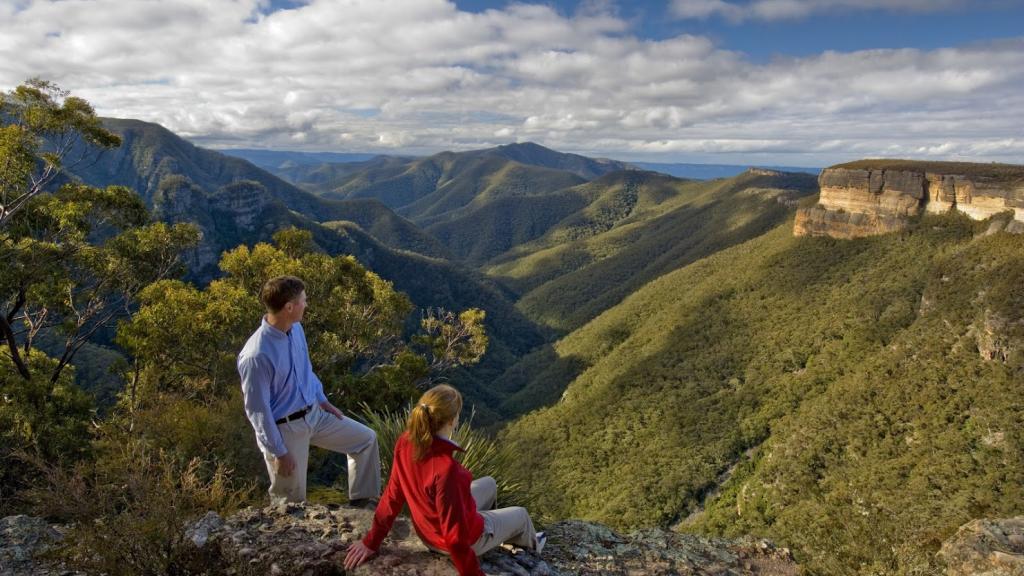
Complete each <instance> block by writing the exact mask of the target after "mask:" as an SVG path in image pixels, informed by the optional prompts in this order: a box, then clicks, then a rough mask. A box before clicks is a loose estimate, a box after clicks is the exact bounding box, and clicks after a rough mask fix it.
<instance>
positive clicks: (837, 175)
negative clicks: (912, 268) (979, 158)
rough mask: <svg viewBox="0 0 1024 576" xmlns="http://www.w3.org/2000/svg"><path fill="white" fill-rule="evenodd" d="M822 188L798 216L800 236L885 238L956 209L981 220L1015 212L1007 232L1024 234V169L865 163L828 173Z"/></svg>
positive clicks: (822, 178)
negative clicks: (916, 220) (929, 215)
mask: <svg viewBox="0 0 1024 576" xmlns="http://www.w3.org/2000/svg"><path fill="white" fill-rule="evenodd" d="M818 184H819V186H820V188H821V196H820V198H819V201H818V204H817V205H815V206H813V207H810V208H804V209H801V210H799V211H798V212H797V217H796V224H795V226H794V234H796V235H797V236H804V235H811V236H832V237H836V238H856V237H861V236H872V235H875V234H885V233H888V232H894V231H897V230H900V229H902V228H904V227H906V226H907V224H908V219H909V218H911V217H913V216H916V215H918V214H921V213H922V212H933V213H934V212H945V211H947V210H949V209H951V208H952V209H956V210H959V211H961V212H963V213H965V214H967V215H968V216H970V217H971V218H974V219H975V220H982V219H985V218H989V217H991V216H994V215H996V214H1000V213H1003V212H1012V214H1013V216H1012V218H1011V219H1009V222H1007V223H1006V225H1005V230H1006V231H1008V232H1016V233H1022V232H1024V166H1013V165H1008V164H972V163H966V162H911V161H900V160H892V161H888V160H863V161H860V162H852V163H849V164H841V165H839V166H833V167H831V168H827V169H825V170H823V171H822V173H821V176H819V178H818Z"/></svg>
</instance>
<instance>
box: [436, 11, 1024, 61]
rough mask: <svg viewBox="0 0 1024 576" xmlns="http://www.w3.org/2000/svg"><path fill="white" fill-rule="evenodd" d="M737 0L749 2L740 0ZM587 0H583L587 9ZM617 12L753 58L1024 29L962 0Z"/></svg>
mask: <svg viewBox="0 0 1024 576" xmlns="http://www.w3.org/2000/svg"><path fill="white" fill-rule="evenodd" d="M456 4H457V5H458V6H459V8H460V9H463V10H466V11H470V12H482V11H485V10H491V9H501V8H503V7H505V6H507V5H509V4H511V2H507V1H502V0H499V1H494V0H457V1H456ZM543 4H547V5H549V6H552V7H553V8H555V9H556V10H557V11H558V12H560V13H561V14H564V15H567V16H569V15H572V14H575V13H576V12H577V11H578V10H580V9H581V2H579V1H578V0H560V1H557V2H556V1H550V2H543ZM736 4H738V5H741V4H749V2H737V3H736ZM586 6H587V3H583V8H582V9H586ZM615 9H616V10H617V11H618V13H619V14H620V15H621V16H622V17H623V18H625V19H626V20H628V21H630V22H631V23H633V25H634V28H633V31H634V32H635V33H636V34H637V35H638V36H641V37H643V38H652V39H659V40H662V39H665V38H671V37H674V36H678V35H679V34H697V35H706V36H709V37H711V38H713V39H715V41H716V43H717V44H719V45H720V46H721V47H723V48H726V49H729V50H739V51H741V52H744V53H745V54H747V55H749V56H750V58H751V59H752V60H755V61H765V60H768V59H770V58H773V57H787V56H797V57H800V56H810V55H814V54H818V53H820V52H823V51H826V50H835V51H842V52H849V51H855V50H867V49H873V48H919V49H926V50H927V49H934V48H943V47H948V46H959V45H963V44H968V43H972V42H986V41H989V40H992V39H994V38H1013V37H1018V36H1020V35H1021V34H1024V2H1021V1H1003V2H985V1H974V2H960V3H953V4H950V5H949V6H948V7H947V8H946V9H941V10H937V11H934V12H929V11H921V10H911V11H908V10H900V9H893V8H890V9H885V8H873V9H864V10H855V9H850V8H846V9H842V8H837V9H832V10H827V11H824V12H820V13H814V14H812V15H811V16H810V17H806V18H786V19H779V20H770V21H768V20H763V19H761V20H746V21H740V22H733V21H730V20H728V19H727V18H724V17H722V16H712V17H707V18H679V17H677V16H676V15H674V14H673V13H672V10H671V6H670V3H669V2H665V1H661V2H653V1H649V0H648V1H636V2H620V3H618V4H617V5H616V6H615Z"/></svg>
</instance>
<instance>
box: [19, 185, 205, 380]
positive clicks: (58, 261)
mask: <svg viewBox="0 0 1024 576" xmlns="http://www.w3.org/2000/svg"><path fill="white" fill-rule="evenodd" d="M148 218H149V215H148V213H147V211H146V209H145V206H143V205H142V203H141V201H140V200H139V199H138V197H137V196H136V195H135V194H134V193H132V192H131V191H130V190H128V189H126V188H122V187H117V186H112V187H110V188H107V189H103V190H100V189H96V188H90V187H88V186H82V185H65V186H63V187H61V189H60V190H59V191H58V192H57V193H55V194H49V193H43V194H39V195H36V196H35V197H33V198H32V199H31V201H30V202H28V203H27V204H26V205H25V207H24V208H23V209H22V210H21V211H19V212H18V213H17V214H16V215H15V216H14V217H13V218H11V219H10V220H9V221H8V226H7V228H6V229H5V230H3V231H2V232H0V262H4V263H5V270H6V272H7V273H6V274H4V275H3V277H2V278H0V298H2V300H0V302H2V308H0V329H2V332H0V334H2V335H3V336H4V337H5V340H6V344H7V354H6V357H7V359H8V361H10V362H11V363H12V364H13V366H14V368H15V369H17V370H18V372H19V374H21V376H22V377H23V378H25V379H28V378H29V377H30V374H29V370H28V367H27V366H26V365H25V363H24V361H23V359H22V356H27V355H28V354H30V353H31V350H32V348H33V342H34V339H35V337H36V336H37V335H38V334H39V333H40V332H41V331H46V330H53V331H55V334H57V335H59V337H60V338H61V339H63V340H64V342H63V346H62V347H61V349H60V350H59V351H58V353H57V356H58V359H59V361H58V363H57V364H56V365H55V366H54V368H53V372H52V373H51V374H50V378H51V379H52V380H54V381H56V379H57V378H58V377H59V375H60V372H61V371H62V370H63V369H64V367H65V366H67V365H68V364H70V362H71V361H72V359H73V357H74V355H75V354H76V353H77V352H78V351H79V349H81V348H82V347H83V346H85V345H86V344H87V343H88V342H89V340H90V338H92V336H93V335H95V334H96V333H97V332H99V331H101V330H103V329H105V328H108V327H111V326H112V325H113V322H114V321H115V320H116V318H118V317H120V316H123V315H127V313H128V310H129V309H130V307H131V306H132V305H133V303H134V300H135V296H136V295H137V294H138V292H139V291H141V290H142V289H143V287H145V286H146V285H147V284H149V283H151V282H154V281H157V280H159V279H161V278H166V277H170V276H173V275H176V274H178V273H180V272H181V271H182V270H183V268H182V266H181V264H180V261H179V259H178V254H179V253H180V252H181V251H182V250H184V249H185V248H187V247H189V246H192V245H194V244H195V243H196V242H197V241H198V236H197V232H196V230H195V228H194V227H192V226H190V225H187V224H178V225H174V226H168V225H166V224H163V223H156V224H148ZM16 341H17V342H19V344H20V346H21V347H22V349H23V352H19V350H18V346H15V342H16Z"/></svg>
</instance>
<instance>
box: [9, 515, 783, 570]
mask: <svg viewBox="0 0 1024 576" xmlns="http://www.w3.org/2000/svg"><path fill="white" fill-rule="evenodd" d="M15 519H16V520H15ZM372 519H373V514H372V513H371V512H369V511H365V510H358V509H353V508H345V507H336V506H330V507H329V506H321V505H295V504H289V505H283V506H273V507H267V508H263V509H258V508H247V509H245V510H242V511H240V512H238V513H237V514H234V515H232V516H230V517H228V518H221V517H220V516H218V515H217V514H215V513H213V512H210V513H208V514H207V515H206V516H205V517H203V518H201V519H200V520H198V521H196V522H194V523H193V524H191V525H190V526H188V527H186V528H185V530H186V535H187V537H188V539H189V540H190V541H191V542H192V544H193V545H194V546H195V547H196V549H197V550H196V551H197V553H200V554H202V556H203V557H204V559H205V562H206V564H205V566H207V567H208V569H209V572H208V573H209V574H235V575H239V576H241V575H253V574H260V575H264V574H268V575H283V574H288V575H304V576H328V575H340V574H345V572H344V569H343V568H342V561H343V559H344V557H345V552H346V550H347V548H348V546H349V544H351V543H352V542H354V541H355V540H356V539H357V538H360V537H361V536H362V535H363V534H364V533H365V532H366V530H367V528H368V527H369V525H370V522H371V521H372ZM2 522H3V524H0V526H4V527H6V528H0V574H4V575H5V576H8V575H10V576H51V575H54V574H63V575H67V574H74V573H73V572H67V571H63V570H60V571H58V570H56V569H55V568H53V567H50V566H47V565H44V564H42V563H40V562H39V561H38V560H33V556H34V555H37V554H38V552H39V551H41V550H45V549H46V548H47V547H48V546H53V545H55V544H57V543H58V542H59V540H60V531H58V530H55V529H54V528H53V527H50V526H48V525H47V524H46V523H45V522H43V521H41V520H39V519H35V518H29V517H26V516H19V517H11V518H6V519H4V520H3V521H2ZM548 534H549V538H548V546H547V547H546V548H545V549H544V553H543V557H538V556H537V555H535V554H533V553H532V552H528V551H525V550H520V549H516V548H511V547H510V548H498V549H496V550H493V551H491V552H489V553H487V554H486V555H485V556H484V557H483V558H482V567H483V569H484V571H485V572H486V573H487V574H489V575H503V576H506V575H514V576H558V575H569V574H585V575H595V576H596V575H599V574H600V575H605V574H607V575H617V574H621V575H626V574H629V575H634V576H646V575H668V574H680V575H708V576H710V575H714V576H748V575H749V576H753V575H762V576H764V575H772V576H788V575H793V576H795V575H796V574H799V567H798V566H797V565H796V563H795V562H794V561H793V558H792V556H791V555H790V553H789V551H788V550H786V549H780V548H776V547H775V546H774V545H772V544H771V543H770V542H768V541H767V540H758V539H751V538H746V539H740V540H721V539H714V538H705V537H700V536H694V535H689V534H678V533H674V532H670V531H666V530H659V529H650V530H642V531H639V532H635V533H632V534H629V535H622V534H618V533H616V532H613V531H612V530H610V529H608V528H606V527H604V526H601V525H598V524H593V523H590V522H580V521H565V522H558V523H555V524H553V525H551V526H549V527H548ZM36 557H37V558H38V556H36ZM354 574H357V575H358V574H364V575H368V576H369V575H398V574H401V575H403V576H404V575H411V574H415V575H417V576H454V575H455V574H456V572H455V569H454V568H453V567H452V564H451V562H450V561H449V560H448V558H447V557H446V556H444V555H441V554H437V553H434V552H431V551H429V550H428V549H427V548H426V547H425V546H423V544H422V543H421V542H420V540H419V538H417V537H416V535H415V533H414V532H413V531H412V527H411V525H410V523H409V521H408V519H407V518H404V517H400V518H399V519H398V520H397V521H396V522H395V525H394V527H393V529H392V532H391V535H390V536H389V537H388V539H387V540H385V541H384V545H383V546H382V547H381V551H380V554H379V555H377V556H375V557H374V558H373V559H371V560H370V562H368V563H366V564H364V565H363V566H361V567H359V568H358V569H357V570H355V571H354Z"/></svg>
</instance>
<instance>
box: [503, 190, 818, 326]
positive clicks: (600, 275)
mask: <svg viewBox="0 0 1024 576" xmlns="http://www.w3.org/2000/svg"><path fill="white" fill-rule="evenodd" d="M580 188H583V189H588V190H592V191H593V192H591V194H593V195H594V196H595V197H596V198H595V199H594V200H593V201H592V202H591V203H590V204H589V205H588V206H587V207H586V209H584V210H580V211H579V212H577V213H574V214H572V215H571V216H569V217H567V218H566V219H564V220H563V221H561V222H559V223H558V225H556V226H554V227H552V228H551V229H550V230H548V231H547V233H546V234H545V235H544V236H543V237H541V238H539V239H538V240H536V241H534V242H530V243H526V244H523V245H521V246H518V247H516V248H514V249H512V250H510V251H509V252H508V253H506V254H504V255H502V256H499V257H498V258H495V259H493V260H492V261H491V262H489V263H488V264H487V266H486V270H487V273H488V274H489V275H491V276H492V277H494V278H496V279H499V280H500V281H501V282H502V283H504V284H506V285H508V286H510V287H511V288H512V289H513V290H516V291H517V292H518V293H520V294H521V297H520V299H519V302H518V304H517V306H518V307H519V309H520V310H522V311H523V312H524V313H525V314H526V315H527V316H529V317H530V318H533V319H534V320H535V321H537V322H540V323H542V324H545V325H548V326H550V327H553V328H555V329H558V330H562V331H568V330H572V329H574V328H577V327H579V326H581V325H582V324H584V323H585V322H587V321H588V320H590V319H591V318H593V317H594V316H596V315H597V314H599V313H601V312H602V311H604V310H606V309H608V308H610V307H611V306H613V305H615V304H617V303H618V302H619V301H621V300H622V299H623V298H624V297H626V296H627V295H629V294H630V293H632V292H633V291H635V290H637V289H639V288H640V287H641V286H643V285H644V284H646V283H647V282H650V281H651V280H654V279H655V278H657V277H659V276H661V275H662V274H665V273H667V272H670V271H672V270H675V269H676V268H679V267H681V266H684V265H686V264H689V263H691V262H695V261H697V260H699V259H700V258H703V257H705V256H708V255H710V254H713V253H714V252H716V251H718V250H721V249H723V248H726V247H728V246H732V245H734V244H737V243H739V242H743V241H745V240H748V239H750V238H753V237H755V236H758V235H760V234H763V233H764V232H766V231H767V230H769V229H771V228H772V227H774V226H775V225H776V224H778V223H779V222H781V221H782V220H783V219H785V218H786V217H787V216H788V215H789V214H790V213H791V212H792V211H793V209H794V206H795V205H796V204H797V203H798V202H799V200H800V199H801V198H804V197H806V196H808V195H810V194H813V193H814V192H816V191H817V185H816V182H815V179H814V177H812V176H809V175H805V174H791V173H775V172H764V171H748V172H746V173H744V174H741V175H740V176H737V177H735V178H730V179H727V180H715V181H711V182H699V181H686V180H679V179H676V178H672V177H669V176H665V175H662V174H657V173H653V172H620V173H615V174H609V175H607V176H605V177H602V178H600V179H598V180H595V181H593V182H591V183H589V184H587V185H585V186H582V187H580Z"/></svg>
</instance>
